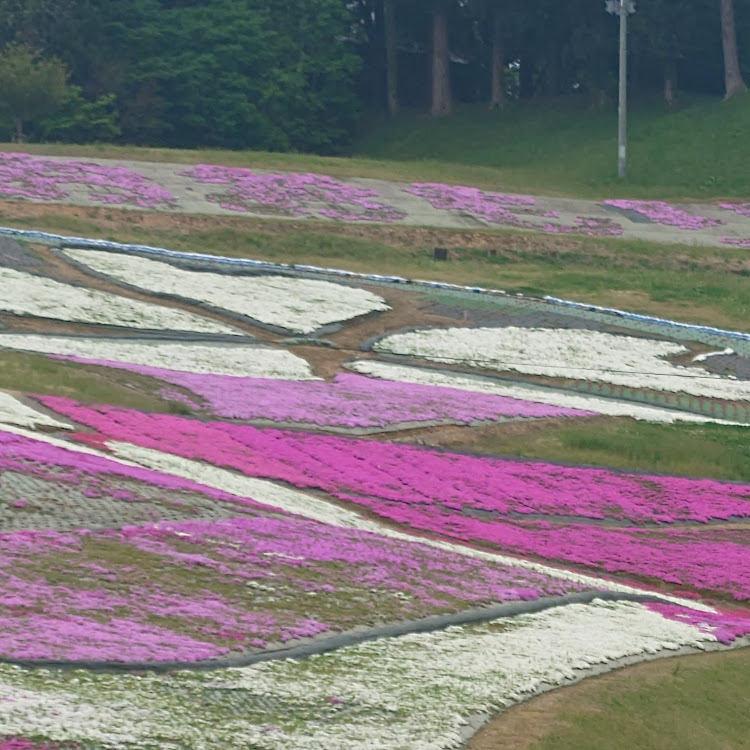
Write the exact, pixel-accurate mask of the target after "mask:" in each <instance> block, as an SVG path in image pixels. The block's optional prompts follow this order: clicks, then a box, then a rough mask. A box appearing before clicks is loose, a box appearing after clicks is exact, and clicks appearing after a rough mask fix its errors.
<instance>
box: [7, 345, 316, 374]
mask: <svg viewBox="0 0 750 750" xmlns="http://www.w3.org/2000/svg"><path fill="white" fill-rule="evenodd" d="M2 347H6V348H8V349H17V350H22V351H28V352H39V353H43V354H54V355H61V356H65V357H73V358H76V359H83V360H90V361H92V362H97V361H99V362H121V363H123V364H131V365H141V366H144V367H157V368H162V369H165V370H177V371H179V372H192V373H196V374H210V375H233V376H236V377H249V378H275V379H279V378H281V379H284V380H314V379H315V378H314V376H313V374H312V371H311V370H310V365H309V364H308V363H307V362H306V361H305V360H304V359H302V358H301V357H298V356H297V355H295V354H292V353H291V352H288V351H286V350H285V349H273V348H271V347H269V346H262V345H256V344H245V345H243V344H232V343H229V344H218V343H209V342H190V343H185V342H180V341H153V340H148V339H142V340H136V339H105V338H87V337H84V336H40V335H35V334H23V335H20V334H12V333H7V334H0V348H2Z"/></svg>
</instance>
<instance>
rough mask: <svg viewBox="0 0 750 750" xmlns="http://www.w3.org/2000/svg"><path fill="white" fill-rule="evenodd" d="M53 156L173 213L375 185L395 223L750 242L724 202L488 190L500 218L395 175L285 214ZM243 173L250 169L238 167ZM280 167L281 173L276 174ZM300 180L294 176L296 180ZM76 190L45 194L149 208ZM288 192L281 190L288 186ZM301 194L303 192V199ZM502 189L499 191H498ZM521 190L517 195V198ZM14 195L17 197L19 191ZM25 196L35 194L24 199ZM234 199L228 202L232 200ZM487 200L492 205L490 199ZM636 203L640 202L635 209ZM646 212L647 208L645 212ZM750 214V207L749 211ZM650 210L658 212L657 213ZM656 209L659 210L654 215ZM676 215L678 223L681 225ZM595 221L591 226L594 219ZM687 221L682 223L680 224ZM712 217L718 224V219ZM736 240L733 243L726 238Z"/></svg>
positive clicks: (156, 169) (742, 222) (176, 168)
mask: <svg viewBox="0 0 750 750" xmlns="http://www.w3.org/2000/svg"><path fill="white" fill-rule="evenodd" d="M38 158H43V159H44V160H46V161H49V162H69V161H78V163H80V162H83V161H85V163H86V164H96V165H99V166H101V167H103V168H104V169H106V168H108V167H124V168H126V169H128V170H131V171H132V172H135V173H137V174H138V175H142V176H143V177H145V178H146V179H147V180H148V181H149V182H150V183H153V184H155V185H159V186H161V187H162V188H164V189H166V190H167V191H169V193H171V195H172V196H173V197H174V199H175V200H174V201H173V202H172V203H171V204H169V203H166V202H164V203H161V204H159V205H157V206H156V207H155V208H153V209H148V210H155V211H164V212H169V213H184V214H208V215H215V216H237V215H240V216H241V215H245V216H247V215H252V216H255V217H261V218H263V217H266V218H273V219H280V218H281V219H283V218H290V219H295V220H300V219H306V220H310V221H312V220H320V221H324V222H325V221H342V220H344V221H346V220H349V219H340V218H339V219H332V218H329V217H326V216H325V215H324V214H322V213H321V211H325V210H326V209H330V208H331V207H332V206H333V207H337V208H339V209H340V210H341V211H342V213H357V212H361V211H362V209H361V207H359V206H357V204H356V201H354V202H348V201H347V200H346V195H347V192H348V191H356V190H363V189H364V190H368V191H373V197H372V198H371V200H372V201H373V202H375V203H377V204H378V205H379V206H381V207H382V208H383V209H384V210H385V211H384V213H389V209H392V210H393V211H396V212H398V213H399V214H403V216H402V217H399V218H395V219H393V220H389V221H388V222H387V223H393V224H404V225H411V226H428V227H434V228H445V229H477V228H485V229H487V228H488V229H491V228H501V227H515V228H519V229H526V230H531V231H540V232H548V233H555V234H569V233H570V234H593V235H615V236H619V237H621V238H623V239H626V240H648V241H653V242H665V243H677V244H684V245H699V246H712V247H730V246H731V245H732V244H738V243H740V242H742V241H746V242H747V245H748V248H749V249H750V216H743V215H741V214H738V213H736V212H735V211H731V210H726V209H722V208H720V206H719V205H718V204H708V203H706V204H669V205H667V204H663V203H657V202H653V201H652V202H641V203H642V204H649V205H644V206H642V207H641V210H639V209H638V206H637V203H638V202H635V201H633V202H630V205H628V206H626V207H622V206H621V207H616V206H612V205H607V204H606V203H605V202H604V201H605V199H606V196H604V197H603V198H602V200H601V201H594V200H582V199H576V198H550V197H543V196H534V197H533V200H532V201H529V202H527V203H526V204H525V205H514V202H513V201H512V200H504V199H503V198H502V197H501V198H497V197H494V198H493V196H491V195H488V194H486V193H485V194H480V195H479V198H480V201H481V200H482V199H488V200H489V205H498V206H500V207H501V211H500V212H499V213H500V214H501V216H500V217H498V220H496V221H493V220H490V219H488V215H487V214H486V213H485V214H484V215H483V214H482V211H481V210H472V209H471V208H462V209H456V208H439V207H435V205H433V203H434V201H433V203H431V202H430V200H428V199H427V198H425V197H420V196H418V195H414V194H412V193H411V192H407V190H408V189H409V188H411V185H410V184H408V183H398V182H388V181H385V180H374V179H369V178H367V179H366V178H359V179H349V180H341V181H336V182H337V183H338V184H340V185H342V186H343V188H342V189H341V190H340V191H339V193H340V195H342V196H344V199H343V200H341V201H339V202H338V203H336V202H326V201H325V200H321V199H320V198H319V197H318V198H316V194H315V193H314V191H311V193H308V194H306V195H305V194H304V192H302V193H300V189H299V186H298V185H296V186H294V187H293V191H294V192H295V193H296V197H297V199H298V201H299V203H300V205H301V206H302V212H301V213H299V214H297V215H289V214H286V215H285V214H284V212H283V210H282V211H280V210H279V208H278V207H276V208H273V207H271V206H268V205H265V206H264V205H262V204H260V203H252V202H250V201H244V204H243V202H242V201H234V203H235V204H236V205H238V206H239V207H240V208H242V209H243V210H237V209H234V210H233V209H229V208H225V207H223V206H222V205H221V203H222V199H221V198H220V197H217V195H221V194H222V193H224V194H226V192H227V190H228V189H229V188H231V185H228V184H226V183H217V182H210V183H205V182H199V181H198V180H196V179H194V178H192V177H189V176H186V175H184V174H182V173H184V172H185V171H186V170H188V169H190V167H189V166H186V165H184V164H169V163H162V162H138V161H119V160H107V159H85V160H71V159H66V158H64V157H51V156H49V157H38ZM234 171H235V172H236V173H241V172H245V171H246V170H234ZM252 171H253V172H254V173H255V174H257V175H267V174H269V172H268V171H267V170H252ZM275 174H280V173H275ZM292 181H293V180H292ZM60 187H62V188H63V189H64V190H65V191H67V193H68V195H67V196H66V197H65V198H63V199H61V200H52V201H50V200H39V201H32V202H39V203H62V204H69V205H79V206H92V207H102V205H107V204H110V205H112V207H113V208H125V209H133V210H140V211H143V210H146V209H143V208H141V207H138V206H136V205H132V204H128V203H116V202H112V201H107V200H104V201H102V200H98V201H97V200H92V199H91V197H90V195H91V193H92V191H96V192H98V193H99V194H101V195H105V196H106V195H107V193H108V192H109V193H111V192H116V191H111V190H108V189H107V188H90V187H89V186H88V185H86V184H72V185H71V184H66V183H64V182H61V183H60ZM280 192H281V190H280ZM300 194H302V197H301V198H300ZM495 195H497V194H495ZM512 197H513V196H511V198H512ZM8 199H10V200H13V197H12V196H8ZM21 200H24V201H25V202H27V201H28V199H25V198H22V199H21ZM230 201H231V199H225V200H224V201H223V202H225V203H229V202H230ZM485 205H487V204H485ZM633 205H636V207H635V208H633ZM644 211H645V213H644ZM748 213H750V211H748ZM647 214H651V218H649V216H648V215H647ZM654 214H659V216H658V217H657V218H654V217H653V215H654ZM675 222H676V224H675ZM587 223H588V228H587V226H586V224H587ZM680 224H682V226H680ZM690 224H697V225H699V228H685V227H686V225H690ZM711 224H715V225H714V226H711ZM727 239H728V240H729V242H726V240H727Z"/></svg>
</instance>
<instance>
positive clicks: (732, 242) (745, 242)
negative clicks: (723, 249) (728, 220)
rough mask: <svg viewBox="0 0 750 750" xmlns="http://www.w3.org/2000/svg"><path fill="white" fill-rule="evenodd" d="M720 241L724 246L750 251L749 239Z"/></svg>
mask: <svg viewBox="0 0 750 750" xmlns="http://www.w3.org/2000/svg"><path fill="white" fill-rule="evenodd" d="M721 241H722V242H723V243H724V244H725V245H736V246H737V247H744V248H748V249H750V237H722V238H721Z"/></svg>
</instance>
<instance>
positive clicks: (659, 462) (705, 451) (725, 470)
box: [445, 417, 750, 481]
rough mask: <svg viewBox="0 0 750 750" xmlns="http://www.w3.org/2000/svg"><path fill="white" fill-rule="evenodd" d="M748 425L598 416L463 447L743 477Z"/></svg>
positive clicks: (748, 456) (748, 466)
mask: <svg viewBox="0 0 750 750" xmlns="http://www.w3.org/2000/svg"><path fill="white" fill-rule="evenodd" d="M747 431H748V428H747V427H732V426H728V425H712V424H706V425H692V424H673V425H663V424H649V423H646V422H636V421H635V420H632V419H628V418H625V417H617V418H614V417H597V418H596V419H590V420H586V422H580V423H576V422H574V421H573V420H571V423H570V424H558V425H545V426H544V427H543V428H540V427H537V426H535V425H529V426H528V429H526V430H525V431H524V430H515V431H514V432H513V433H512V434H507V433H505V432H503V431H501V430H498V431H497V433H496V434H495V435H493V436H488V437H487V438H486V439H484V440H483V441H482V442H481V443H480V444H479V445H478V446H477V443H476V442H471V443H470V444H469V445H462V444H461V439H460V438H457V439H456V441H455V442H452V443H450V444H448V445H446V446H445V447H448V448H452V449H462V448H468V449H469V450H477V448H478V449H479V450H481V451H482V452H485V453H494V454H496V455H505V456H509V455H510V456H523V457H525V458H535V459H540V460H544V461H552V462H555V463H565V464H585V465H590V466H612V467H616V468H619V469H626V470H628V469H630V470H638V471H645V472H656V473H663V474H679V475H687V476H695V477H711V478H713V479H721V480H727V481H744V480H745V479H746V478H747V476H748V472H749V471H750V446H749V445H748V441H747Z"/></svg>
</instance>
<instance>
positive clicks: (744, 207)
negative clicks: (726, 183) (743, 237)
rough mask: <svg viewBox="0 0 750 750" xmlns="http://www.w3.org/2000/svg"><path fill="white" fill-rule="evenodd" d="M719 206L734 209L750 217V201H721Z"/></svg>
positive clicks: (735, 211) (741, 214) (737, 212)
mask: <svg viewBox="0 0 750 750" xmlns="http://www.w3.org/2000/svg"><path fill="white" fill-rule="evenodd" d="M719 208H723V209H724V210H725V211H734V213H736V214H739V215H740V216H747V217H750V203H720V204H719Z"/></svg>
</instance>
